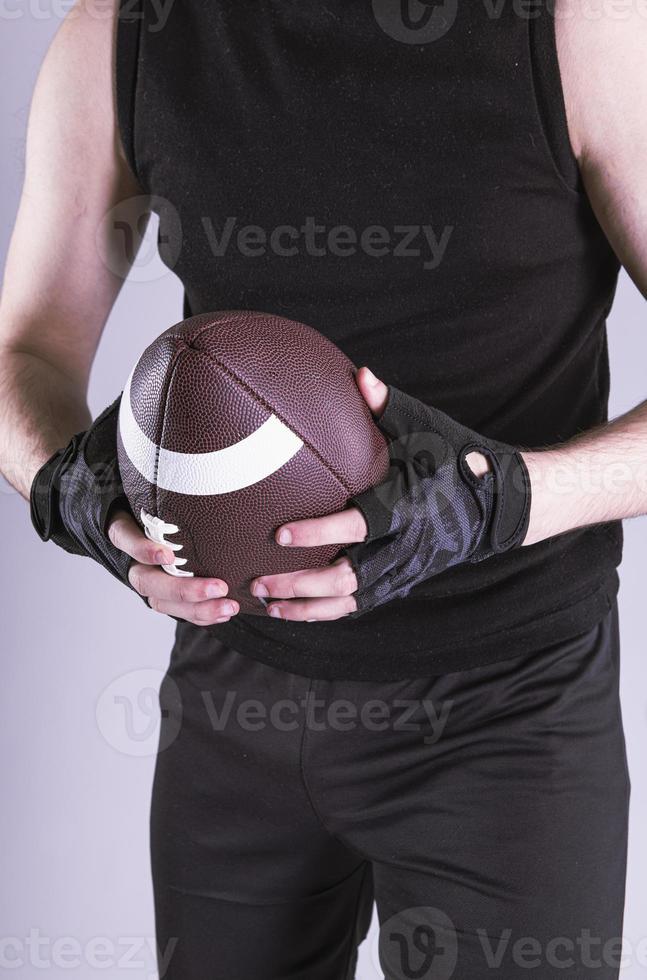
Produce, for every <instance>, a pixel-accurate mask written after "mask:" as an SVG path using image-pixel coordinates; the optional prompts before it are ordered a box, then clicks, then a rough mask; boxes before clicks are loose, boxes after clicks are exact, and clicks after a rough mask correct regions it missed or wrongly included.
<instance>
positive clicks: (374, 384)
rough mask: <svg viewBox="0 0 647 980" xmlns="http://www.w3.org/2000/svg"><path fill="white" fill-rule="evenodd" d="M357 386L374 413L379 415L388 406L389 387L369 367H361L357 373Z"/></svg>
mask: <svg viewBox="0 0 647 980" xmlns="http://www.w3.org/2000/svg"><path fill="white" fill-rule="evenodd" d="M356 381H357V387H358V388H359V390H360V391H361V393H362V396H363V398H364V401H365V402H366V404H367V405H368V407H369V408H370V410H371V411H372V413H373V415H375V416H377V417H379V416H380V415H381V414H382V412H383V411H384V409H385V407H386V403H387V401H388V398H389V389H388V388H387V386H386V385H385V384H384V382H383V381H380V380H379V378H376V377H375V375H374V374H373V372H372V371H370V370H369V369H368V368H367V367H361V368H360V369H359V371H358V372H357V375H356Z"/></svg>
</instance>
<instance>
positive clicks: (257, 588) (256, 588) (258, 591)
mask: <svg viewBox="0 0 647 980" xmlns="http://www.w3.org/2000/svg"><path fill="white" fill-rule="evenodd" d="M252 595H255V596H257V597H258V598H259V599H267V597H268V596H269V592H268V590H267V586H265V585H263V583H262V582H255V583H254V585H253V587H252Z"/></svg>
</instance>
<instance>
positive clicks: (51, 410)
mask: <svg viewBox="0 0 647 980" xmlns="http://www.w3.org/2000/svg"><path fill="white" fill-rule="evenodd" d="M90 421H91V418H90V413H89V411H88V407H87V404H86V399H85V392H84V391H83V389H82V386H80V385H79V384H78V383H76V382H75V381H73V380H72V379H71V378H69V377H66V375H65V374H64V373H63V372H62V371H61V370H60V369H58V368H57V367H56V366H55V365H53V364H50V363H48V362H47V361H45V360H43V359H42V358H41V357H39V356H38V355H35V354H31V353H27V352H23V351H18V350H15V349H7V348H5V349H2V350H1V351H0V472H2V475H3V476H4V477H5V479H7V480H8V481H9V483H11V484H12V486H14V487H15V488H16V490H18V492H19V493H21V494H22V495H23V497H25V498H28V497H29V491H30V487H31V483H32V480H33V478H34V476H35V475H36V472H37V471H38V469H39V468H40V467H41V466H42V464H43V463H44V462H45V461H46V460H47V459H49V457H50V456H51V455H52V453H54V452H55V451H56V450H57V449H60V448H61V447H62V446H64V445H66V444H67V443H68V441H69V440H70V438H71V437H72V435H74V433H75V432H80V431H83V430H84V429H87V427H88V425H89V424H90Z"/></svg>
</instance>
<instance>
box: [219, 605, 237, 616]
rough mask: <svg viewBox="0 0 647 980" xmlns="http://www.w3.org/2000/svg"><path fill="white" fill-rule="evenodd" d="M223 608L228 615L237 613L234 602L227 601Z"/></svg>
mask: <svg viewBox="0 0 647 980" xmlns="http://www.w3.org/2000/svg"><path fill="white" fill-rule="evenodd" d="M222 608H223V611H224V612H225V613H226V615H227V616H234V615H235V614H236V606H235V605H234V603H233V602H226V603H225V604H224V606H223V607H222Z"/></svg>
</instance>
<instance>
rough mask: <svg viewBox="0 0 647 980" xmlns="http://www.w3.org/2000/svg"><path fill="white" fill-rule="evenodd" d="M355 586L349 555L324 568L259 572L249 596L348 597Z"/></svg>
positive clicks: (266, 597) (284, 597) (355, 581)
mask: <svg viewBox="0 0 647 980" xmlns="http://www.w3.org/2000/svg"><path fill="white" fill-rule="evenodd" d="M356 589H357V579H356V578H355V572H354V571H353V567H352V565H351V563H350V562H349V560H348V558H340V559H338V561H336V562H334V564H332V565H329V566H328V567H327V568H308V569H304V570H302V571H298V572H287V573H284V574H282V575H261V576H260V577H259V578H257V579H254V581H253V582H252V586H251V593H252V595H255V596H258V597H259V598H263V599H268V598H269V599H295V598H315V597H318V596H321V597H326V596H340V597H343V596H349V595H352V593H353V592H355V590H356Z"/></svg>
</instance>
